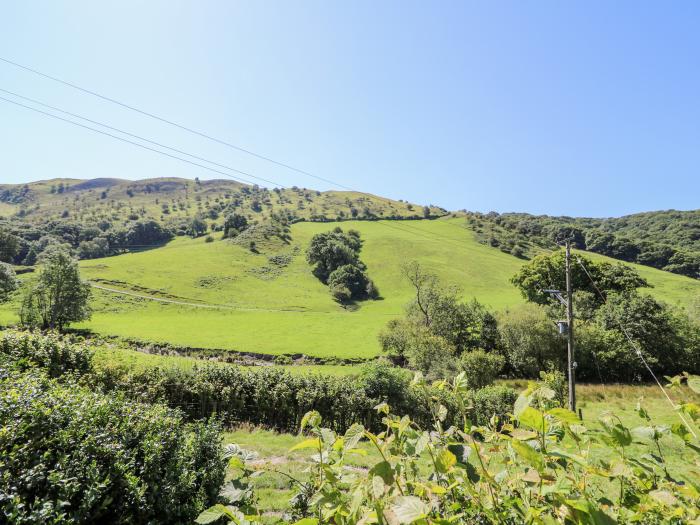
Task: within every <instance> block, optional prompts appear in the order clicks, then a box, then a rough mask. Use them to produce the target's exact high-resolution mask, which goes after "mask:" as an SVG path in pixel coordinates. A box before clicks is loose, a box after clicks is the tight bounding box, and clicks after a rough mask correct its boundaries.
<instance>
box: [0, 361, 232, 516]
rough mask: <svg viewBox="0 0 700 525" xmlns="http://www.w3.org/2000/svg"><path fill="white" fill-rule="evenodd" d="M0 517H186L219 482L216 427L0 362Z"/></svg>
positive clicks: (209, 498) (221, 464) (212, 495)
mask: <svg viewBox="0 0 700 525" xmlns="http://www.w3.org/2000/svg"><path fill="white" fill-rule="evenodd" d="M0 429H1V430H0V522H3V523H13V524H40V523H47V524H48V523H51V524H56V523H124V524H126V523H129V524H142V523H143V524H146V523H152V524H155V523H191V522H192V520H193V519H194V518H195V517H196V516H197V515H198V513H199V512H201V511H202V510H203V509H205V508H206V507H207V506H208V505H211V504H212V503H213V502H214V501H215V500H216V496H217V493H218V491H219V487H220V486H221V484H222V483H223V481H224V473H225V468H226V462H225V460H224V459H223V456H222V453H223V451H222V447H221V437H220V428H219V426H218V425H217V424H215V423H213V422H204V421H202V422H196V423H185V422H184V421H183V418H182V415H180V414H178V413H177V412H175V411H172V410H170V409H168V408H166V407H163V406H159V405H154V406H149V405H144V404H141V403H136V402H133V401H126V400H124V399H123V398H122V397H121V396H105V395H104V394H100V393H95V392H92V391H90V390H88V389H86V388H83V387H80V386H78V385H77V384H75V383H73V382H70V381H69V382H65V383H59V382H58V381H57V380H55V379H53V380H52V379H49V378H47V377H46V375H45V374H43V373H40V372H37V371H32V372H24V373H19V374H18V373H17V371H16V369H14V370H12V371H9V370H7V369H0Z"/></svg>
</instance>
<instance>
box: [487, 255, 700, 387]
mask: <svg viewBox="0 0 700 525" xmlns="http://www.w3.org/2000/svg"><path fill="white" fill-rule="evenodd" d="M576 257H577V261H576V263H575V264H574V266H573V267H572V285H573V289H574V295H573V299H574V311H575V314H576V324H575V327H574V328H575V335H576V344H575V351H576V361H577V364H578V368H577V375H578V376H579V377H580V378H581V379H583V380H587V381H640V380H648V379H649V378H648V377H647V375H646V374H647V372H646V370H645V367H644V365H643V363H642V361H641V360H640V359H639V356H638V355H637V353H636V349H635V347H636V348H638V349H639V350H640V351H641V352H642V354H643V355H644V357H645V359H646V360H647V362H648V363H649V364H650V365H651V366H652V368H653V369H654V371H655V372H656V373H657V374H668V375H672V374H675V373H679V372H680V371H683V370H687V371H690V372H700V323H698V321H697V319H693V317H692V315H689V312H687V311H685V310H682V309H680V308H675V307H672V306H669V305H666V304H664V303H661V302H659V301H658V300H656V299H654V298H653V297H652V296H651V295H649V294H648V293H645V292H643V291H641V290H643V289H644V288H646V287H648V286H649V285H648V283H647V282H646V281H645V280H644V279H643V278H641V277H640V276H639V275H638V274H637V273H636V272H635V271H634V270H632V269H631V268H629V267H627V266H625V265H623V264H609V263H604V262H594V261H591V260H589V259H587V258H585V257H582V256H576ZM564 265H565V258H564V253H563V251H559V252H555V253H553V254H550V255H540V256H537V257H535V258H534V259H533V260H532V261H530V262H529V263H528V264H526V265H524V266H523V267H522V268H521V270H520V271H519V272H518V273H517V274H516V275H515V276H514V277H513V279H512V280H513V283H514V284H515V285H516V286H517V287H518V288H519V289H520V291H521V292H522V294H523V296H524V297H525V298H526V299H528V301H530V302H531V303H533V304H535V305H537V306H530V307H526V308H522V309H517V310H514V311H511V312H505V313H503V314H502V315H501V316H500V318H499V333H500V346H501V349H502V352H503V354H504V355H505V356H506V357H507V364H508V367H509V369H508V372H509V373H510V374H513V375H516V376H532V375H533V374H536V373H537V371H539V370H543V369H547V368H548V367H561V366H562V365H563V360H564V356H565V353H564V351H563V344H564V342H563V340H562V338H560V337H557V333H556V330H555V327H554V321H555V320H557V319H562V318H563V317H564V311H563V306H562V305H561V304H560V303H559V302H558V301H557V300H555V299H553V298H552V297H551V296H550V295H549V294H547V293H545V292H544V289H558V290H564V289H565V282H564V279H565V278H564V275H565V266H564ZM584 268H585V270H587V272H588V274H587V273H586V272H585V271H584ZM628 336H629V337H630V338H631V339H632V341H633V343H631V342H630V340H629V338H628Z"/></svg>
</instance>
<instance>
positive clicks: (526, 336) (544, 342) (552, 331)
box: [498, 304, 565, 378]
mask: <svg viewBox="0 0 700 525" xmlns="http://www.w3.org/2000/svg"><path fill="white" fill-rule="evenodd" d="M498 330H499V336H500V339H499V349H500V350H501V352H502V353H503V354H504V355H505V357H506V359H507V366H508V371H509V373H510V374H512V375H514V376H516V377H531V378H535V377H537V374H538V373H539V372H540V370H547V369H549V368H550V367H557V368H559V367H561V365H562V359H563V357H564V355H565V354H564V341H563V340H562V338H561V337H560V336H559V335H558V333H557V330H556V327H555V326H554V323H553V322H552V321H551V320H550V319H549V318H548V317H547V314H546V313H545V310H544V309H543V308H542V307H540V306H537V305H533V304H528V305H523V306H522V307H520V308H517V309H515V310H509V311H506V312H502V313H501V314H500V315H499V316H498Z"/></svg>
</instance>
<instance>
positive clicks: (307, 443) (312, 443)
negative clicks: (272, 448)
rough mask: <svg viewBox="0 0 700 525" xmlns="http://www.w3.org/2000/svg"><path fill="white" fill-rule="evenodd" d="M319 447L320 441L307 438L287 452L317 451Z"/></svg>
mask: <svg viewBox="0 0 700 525" xmlns="http://www.w3.org/2000/svg"><path fill="white" fill-rule="evenodd" d="M320 446H321V440H320V439H319V438H309V439H305V440H304V441H302V442H301V443H297V444H296V445H294V446H293V447H292V448H290V449H289V452H293V451H294V450H301V449H305V448H313V449H315V450H318V448H319V447H320Z"/></svg>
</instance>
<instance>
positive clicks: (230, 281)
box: [0, 218, 700, 358]
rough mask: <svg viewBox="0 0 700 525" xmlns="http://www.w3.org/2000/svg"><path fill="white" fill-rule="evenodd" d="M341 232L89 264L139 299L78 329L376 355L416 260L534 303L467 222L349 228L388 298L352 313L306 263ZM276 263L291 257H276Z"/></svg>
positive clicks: (681, 287)
mask: <svg viewBox="0 0 700 525" xmlns="http://www.w3.org/2000/svg"><path fill="white" fill-rule="evenodd" d="M334 226H335V225H332V224H324V223H309V222H302V223H297V224H294V225H293V226H292V229H291V235H292V241H291V243H290V244H282V243H278V244H277V245H270V246H269V247H268V248H267V249H264V250H262V253H258V254H256V253H252V252H251V251H250V250H249V249H247V248H246V247H244V246H240V245H238V244H235V243H232V242H230V241H227V240H218V238H217V240H215V241H214V242H208V243H207V242H205V239H204V238H198V239H191V238H187V237H179V238H176V239H175V240H173V241H171V242H170V243H168V244H167V245H166V246H163V247H160V248H156V249H151V250H146V251H142V252H139V253H129V254H124V255H119V256H115V257H107V258H102V259H94V260H85V261H81V268H82V272H83V276H84V277H85V278H86V279H89V280H90V281H92V282H93V283H95V284H96V285H98V286H101V287H104V288H108V289H110V290H116V291H122V292H125V293H130V294H135V295H136V296H133V295H126V294H123V293H116V292H114V291H106V290H101V289H96V290H95V300H94V307H95V311H94V314H93V318H92V320H90V321H89V322H86V323H83V324H81V325H77V327H82V328H89V329H91V330H93V331H95V332H97V333H101V334H107V335H118V336H123V337H130V338H137V339H142V340H150V341H159V342H168V343H171V344H176V345H182V346H191V347H202V348H226V349H233V350H239V351H247V352H259V353H268V354H294V353H302V354H306V355H311V356H319V357H342V358H364V357H371V356H374V355H376V354H377V353H378V352H379V347H378V343H377V333H378V332H379V330H380V329H381V328H382V327H383V326H384V325H385V324H386V322H387V321H388V320H389V319H391V318H392V317H397V316H399V315H401V314H402V312H403V307H404V305H405V304H406V303H407V302H408V301H409V300H410V299H411V290H410V289H409V287H408V285H407V283H406V282H404V281H403V279H402V277H401V275H400V272H399V267H400V265H401V263H402V262H404V261H408V260H411V259H416V260H418V261H420V262H421V263H422V264H423V265H424V266H425V267H426V268H428V269H430V270H431V271H433V272H434V273H436V274H438V275H439V277H440V278H441V279H442V280H443V281H444V282H445V283H448V284H456V285H458V286H459V287H460V288H461V289H462V290H463V295H464V297H465V298H471V297H476V298H477V299H478V300H479V301H481V302H483V303H484V304H486V305H488V306H489V307H491V308H494V309H502V308H505V307H508V306H514V305H517V304H520V303H522V302H523V299H522V298H521V297H520V295H519V293H518V292H517V290H516V289H515V288H514V287H513V286H512V285H511V284H510V283H509V279H510V277H511V276H512V275H513V274H514V273H515V272H516V271H517V269H518V268H519V267H520V265H521V264H523V260H522V259H518V258H516V257H513V256H512V255H509V254H506V253H503V252H501V251H500V250H498V249H495V248H491V247H488V246H485V245H483V244H481V243H479V242H478V241H477V240H476V239H475V237H474V234H473V232H472V231H471V230H470V229H468V228H467V227H466V226H465V221H464V219H461V218H451V219H448V218H443V219H437V220H432V221H410V222H403V221H401V222H400V221H391V222H390V221H379V222H368V221H352V222H346V223H343V224H342V226H343V227H346V228H354V229H357V230H358V231H359V232H360V233H361V235H362V239H363V241H364V246H363V249H362V259H363V261H365V262H366V263H367V266H368V273H369V275H370V276H371V277H372V279H373V280H374V281H375V283H376V284H377V285H378V287H379V290H380V293H381V296H382V299H381V300H377V301H366V302H362V303H360V305H359V307H358V308H357V309H354V310H352V309H345V308H343V307H342V306H340V305H339V304H338V303H336V302H335V301H333V299H332V298H331V296H330V294H329V293H328V289H327V287H325V286H324V285H322V284H321V283H320V282H319V281H318V280H317V279H316V278H315V277H314V276H313V275H312V274H311V268H310V266H309V265H308V264H307V263H306V260H305V257H304V250H305V248H306V246H307V245H308V242H309V240H310V239H311V237H312V236H313V235H314V234H316V233H318V232H322V231H327V230H329V229H331V228H333V227H334ZM275 255H276V256H281V257H275V258H273V259H272V260H270V257H273V256H275ZM595 257H600V256H595ZM636 268H637V270H638V271H639V272H640V273H641V274H642V275H643V276H644V277H645V278H646V279H648V280H649V282H650V283H652V284H653V285H654V286H655V287H654V288H653V289H652V290H651V293H652V294H654V295H655V296H657V297H658V298H660V299H663V300H665V301H667V302H670V303H674V304H687V303H688V302H690V301H691V300H692V299H693V298H694V297H696V296H698V295H700V281H697V280H693V279H689V278H686V277H682V276H678V275H673V274H670V273H667V272H662V271H659V270H655V269H653V268H649V267H644V266H636ZM25 278H28V279H31V274H28V276H25ZM137 296H147V297H152V298H158V299H160V300H162V301H170V302H157V301H154V300H149V299H145V298H143V297H137ZM177 303H188V304H187V305H184V304H177ZM195 305H199V306H195ZM16 306H17V305H16V303H15V304H14V308H16ZM12 308H13V306H12V305H8V306H5V307H4V309H3V310H2V314H1V315H0V320H3V321H4V322H11V321H12V320H13V319H15V318H16V314H15V313H14V312H13V311H12Z"/></svg>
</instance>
